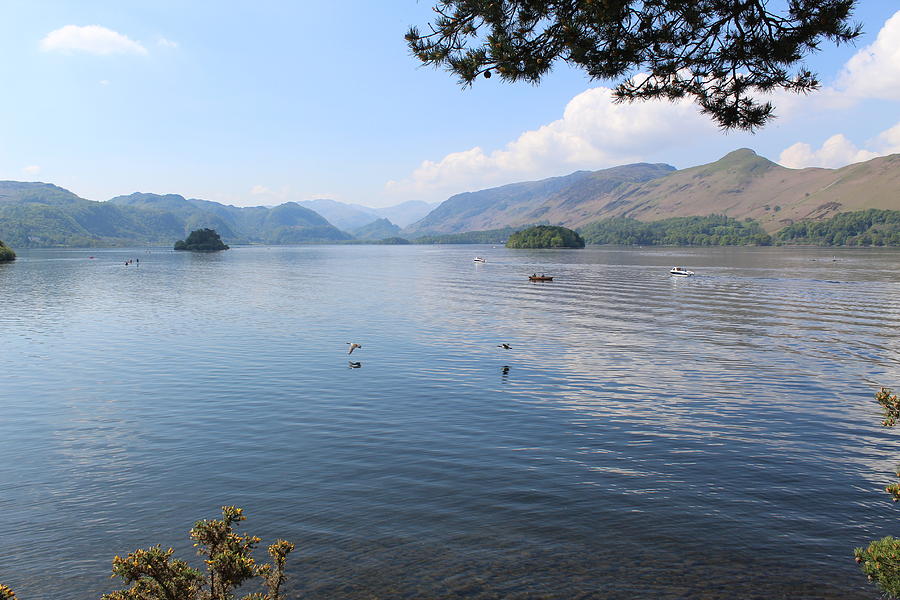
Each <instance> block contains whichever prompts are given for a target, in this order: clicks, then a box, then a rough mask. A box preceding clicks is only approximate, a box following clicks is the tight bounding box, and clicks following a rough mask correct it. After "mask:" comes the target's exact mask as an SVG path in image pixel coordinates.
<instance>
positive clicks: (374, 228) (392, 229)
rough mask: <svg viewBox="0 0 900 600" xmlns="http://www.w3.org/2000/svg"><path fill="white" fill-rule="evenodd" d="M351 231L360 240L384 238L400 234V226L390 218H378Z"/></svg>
mask: <svg viewBox="0 0 900 600" xmlns="http://www.w3.org/2000/svg"><path fill="white" fill-rule="evenodd" d="M350 233H352V234H353V237H355V238H356V239H358V240H383V239H386V238H392V237H397V236H399V235H400V228H399V227H397V226H396V225H394V224H393V223H391V222H390V220H388V219H378V220H377V221H374V222H372V223H369V224H368V225H365V226H363V227H360V228H359V229H354V230H353V231H351V232H350Z"/></svg>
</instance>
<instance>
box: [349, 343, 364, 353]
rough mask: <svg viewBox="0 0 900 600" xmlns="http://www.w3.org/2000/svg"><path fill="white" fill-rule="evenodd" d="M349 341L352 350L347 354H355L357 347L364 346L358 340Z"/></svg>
mask: <svg viewBox="0 0 900 600" xmlns="http://www.w3.org/2000/svg"><path fill="white" fill-rule="evenodd" d="M347 343H348V344H350V351H349V352H347V354H353V351H354V350H356V349H357V348H362V346H361V345H360V344H357V343H356V342H347Z"/></svg>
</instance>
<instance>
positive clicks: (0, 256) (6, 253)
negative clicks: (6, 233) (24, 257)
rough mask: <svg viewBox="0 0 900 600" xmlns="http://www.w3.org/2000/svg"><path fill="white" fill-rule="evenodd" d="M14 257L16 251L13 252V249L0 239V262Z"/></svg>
mask: <svg viewBox="0 0 900 600" xmlns="http://www.w3.org/2000/svg"><path fill="white" fill-rule="evenodd" d="M15 259H16V253H15V252H13V249H12V248H10V247H9V246H7V245H6V244H4V243H3V241H2V240H0V262H5V261H8V260H15Z"/></svg>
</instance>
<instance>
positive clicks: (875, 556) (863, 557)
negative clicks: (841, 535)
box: [853, 536, 900, 598]
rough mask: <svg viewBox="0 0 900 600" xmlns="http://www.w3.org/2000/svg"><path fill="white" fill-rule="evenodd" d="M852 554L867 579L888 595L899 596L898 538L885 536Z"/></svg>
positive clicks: (899, 544)
mask: <svg viewBox="0 0 900 600" xmlns="http://www.w3.org/2000/svg"><path fill="white" fill-rule="evenodd" d="M853 554H854V556H855V557H856V562H858V563H859V565H860V567H862V570H863V572H864V573H865V574H866V575H867V576H868V577H869V581H872V582H874V583H875V584H876V585H877V586H878V587H880V588H881V590H882V591H883V592H884V593H885V594H887V595H889V596H890V597H892V598H898V597H900V540H898V539H896V538H893V537H891V536H887V537H885V538H881V539H880V540H875V541H874V542H872V543H870V544H869V545H868V547H866V548H857V549H856V550H854V551H853Z"/></svg>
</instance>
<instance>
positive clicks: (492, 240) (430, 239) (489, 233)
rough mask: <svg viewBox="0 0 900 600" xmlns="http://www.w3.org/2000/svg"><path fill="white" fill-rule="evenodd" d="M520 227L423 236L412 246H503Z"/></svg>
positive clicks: (416, 239)
mask: <svg viewBox="0 0 900 600" xmlns="http://www.w3.org/2000/svg"><path fill="white" fill-rule="evenodd" d="M520 229H521V227H518V228H517V227H504V228H503V229H487V230H485V231H467V232H465V233H447V234H444V235H425V236H422V237H418V238H415V239H414V240H412V243H413V244H505V243H506V240H507V239H509V236H511V235H512V234H514V233H515V232H516V231H519V230H520Z"/></svg>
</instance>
